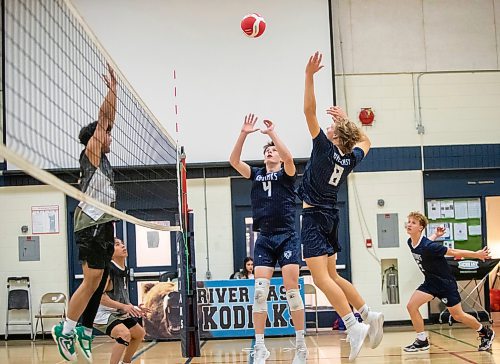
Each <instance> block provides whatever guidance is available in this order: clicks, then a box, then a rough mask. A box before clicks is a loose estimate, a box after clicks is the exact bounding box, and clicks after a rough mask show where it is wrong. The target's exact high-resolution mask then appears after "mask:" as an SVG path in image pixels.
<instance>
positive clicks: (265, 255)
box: [253, 231, 301, 268]
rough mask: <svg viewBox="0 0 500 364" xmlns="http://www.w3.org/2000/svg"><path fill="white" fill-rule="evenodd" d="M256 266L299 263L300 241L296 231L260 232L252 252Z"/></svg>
mask: <svg viewBox="0 0 500 364" xmlns="http://www.w3.org/2000/svg"><path fill="white" fill-rule="evenodd" d="M253 257H254V265H255V266H256V267H259V266H260V267H262V266H264V267H271V268H274V267H275V266H276V262H277V263H278V264H279V266H280V267H283V266H285V265H287V264H300V262H301V258H300V241H299V237H298V236H297V233H296V232H295V231H293V232H284V233H262V232H261V233H260V234H259V237H258V238H257V241H256V242H255V248H254V252H253Z"/></svg>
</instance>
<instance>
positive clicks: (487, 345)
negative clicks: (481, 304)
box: [478, 326, 495, 351]
mask: <svg viewBox="0 0 500 364" xmlns="http://www.w3.org/2000/svg"><path fill="white" fill-rule="evenodd" d="M479 338H480V339H481V344H479V348H478V350H479V351H487V350H490V349H491V344H493V339H494V338H495V331H493V330H492V329H491V328H490V327H489V326H487V327H486V335H481V334H479Z"/></svg>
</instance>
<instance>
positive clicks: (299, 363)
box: [292, 345, 307, 364]
mask: <svg viewBox="0 0 500 364" xmlns="http://www.w3.org/2000/svg"><path fill="white" fill-rule="evenodd" d="M306 359H307V347H306V346H305V345H299V346H297V347H296V348H295V356H294V358H293V361H292V364H305V362H306Z"/></svg>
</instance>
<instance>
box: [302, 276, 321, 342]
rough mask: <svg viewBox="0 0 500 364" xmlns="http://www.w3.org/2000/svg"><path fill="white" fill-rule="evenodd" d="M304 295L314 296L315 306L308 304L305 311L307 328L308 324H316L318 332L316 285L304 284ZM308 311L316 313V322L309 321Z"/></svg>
mask: <svg viewBox="0 0 500 364" xmlns="http://www.w3.org/2000/svg"><path fill="white" fill-rule="evenodd" d="M304 294H305V295H308V294H310V295H314V305H308V304H306V305H305V306H304V308H305V310H304V311H305V314H306V322H305V324H306V328H307V324H308V323H314V325H315V328H316V332H318V295H317V293H316V287H315V286H314V285H312V284H309V283H305V284H304ZM308 310H309V312H314V314H315V318H316V319H315V320H314V321H311V320H309V321H307V312H308Z"/></svg>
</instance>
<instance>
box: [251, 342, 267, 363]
mask: <svg viewBox="0 0 500 364" xmlns="http://www.w3.org/2000/svg"><path fill="white" fill-rule="evenodd" d="M250 355H251V356H253V362H254V364H265V363H266V359H267V358H269V355H271V353H270V352H269V351H268V350H267V348H266V346H265V345H255V346H254V347H253V351H252V353H251V354H250Z"/></svg>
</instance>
